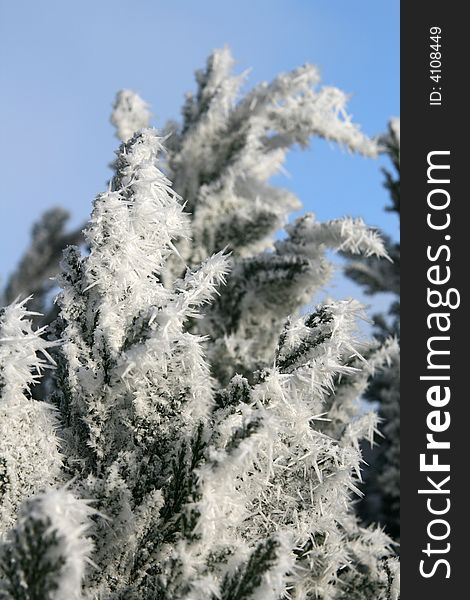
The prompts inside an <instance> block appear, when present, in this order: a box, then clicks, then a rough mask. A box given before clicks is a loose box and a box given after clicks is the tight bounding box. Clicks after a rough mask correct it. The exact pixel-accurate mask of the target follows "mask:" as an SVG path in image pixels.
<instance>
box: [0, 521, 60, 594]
mask: <svg viewBox="0 0 470 600" xmlns="http://www.w3.org/2000/svg"><path fill="white" fill-rule="evenodd" d="M50 525H51V523H50V522H45V521H42V520H37V519H34V518H29V519H28V520H27V521H26V522H25V523H24V524H23V525H22V526H21V531H20V532H19V531H18V529H15V530H13V532H12V541H11V543H10V544H8V545H5V546H4V547H3V549H2V554H1V555H0V574H2V575H3V577H2V580H0V598H1V600H52V599H53V598H54V592H55V590H56V589H57V587H58V585H57V581H58V576H59V574H60V571H61V569H62V567H63V566H64V564H65V559H64V558H63V557H62V556H61V555H60V554H58V553H54V552H52V551H51V550H52V548H54V546H57V545H58V540H57V534H56V532H55V531H48V530H49V527H50Z"/></svg>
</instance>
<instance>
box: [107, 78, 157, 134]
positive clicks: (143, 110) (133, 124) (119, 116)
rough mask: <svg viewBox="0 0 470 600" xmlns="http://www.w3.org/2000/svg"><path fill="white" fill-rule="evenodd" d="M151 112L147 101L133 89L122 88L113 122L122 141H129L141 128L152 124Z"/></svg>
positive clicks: (115, 105) (112, 117) (112, 115)
mask: <svg viewBox="0 0 470 600" xmlns="http://www.w3.org/2000/svg"><path fill="white" fill-rule="evenodd" d="M151 116H152V115H151V113H150V111H149V109H148V106H147V103H146V102H145V101H144V100H142V98H141V97H140V96H139V95H138V94H136V93H135V92H133V91H131V90H121V91H120V92H118V94H117V96H116V100H115V102H114V106H113V112H112V114H111V123H112V124H113V125H114V127H116V135H117V137H118V138H119V139H120V140H121V142H127V141H128V140H130V138H131V137H132V136H133V135H134V133H135V132H136V131H139V129H144V128H145V127H148V126H149V125H150V118H151Z"/></svg>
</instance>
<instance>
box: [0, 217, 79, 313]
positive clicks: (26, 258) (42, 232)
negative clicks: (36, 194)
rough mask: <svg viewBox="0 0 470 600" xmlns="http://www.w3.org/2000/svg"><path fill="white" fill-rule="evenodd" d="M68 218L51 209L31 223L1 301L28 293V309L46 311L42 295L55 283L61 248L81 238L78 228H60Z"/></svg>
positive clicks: (44, 299)
mask: <svg viewBox="0 0 470 600" xmlns="http://www.w3.org/2000/svg"><path fill="white" fill-rule="evenodd" d="M68 218H69V214H68V212H67V211H65V210H63V209H62V208H53V209H51V210H48V211H46V212H45V213H44V214H43V215H42V217H41V219H40V220H39V221H38V222H37V223H36V224H35V225H34V227H33V229H32V240H31V244H30V247H29V248H28V250H27V251H26V252H25V254H24V255H23V257H22V259H21V261H20V263H19V265H18V267H17V269H16V271H15V272H14V273H13V274H12V275H11V277H10V278H9V280H8V282H7V285H6V287H5V290H4V293H3V296H4V302H5V304H9V303H11V302H13V301H14V300H15V299H18V298H22V299H24V298H26V297H29V296H31V295H32V299H31V300H30V302H29V306H30V309H31V310H32V311H34V312H45V311H47V310H49V307H48V306H47V303H46V296H47V294H48V292H49V291H50V290H51V289H52V288H53V287H54V285H55V282H54V280H53V278H54V276H55V275H56V274H57V271H58V269H59V262H60V258H61V254H62V251H63V249H64V248H65V247H66V246H68V245H69V244H78V243H80V242H81V240H82V232H81V229H76V230H75V231H72V232H70V233H66V232H65V231H64V229H65V223H66V222H67V220H68ZM41 317H42V315H34V319H33V320H34V321H37V322H41V321H42V319H41ZM46 322H48V320H47V318H46Z"/></svg>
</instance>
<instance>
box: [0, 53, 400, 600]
mask: <svg viewBox="0 0 470 600" xmlns="http://www.w3.org/2000/svg"><path fill="white" fill-rule="evenodd" d="M230 63H231V59H230V56H229V54H228V52H227V51H222V52H216V53H215V54H214V55H213V56H212V57H211V58H210V60H209V62H208V66H207V69H206V71H204V72H201V73H199V74H198V76H197V79H198V82H199V91H198V94H197V95H196V97H195V98H192V99H191V98H188V100H187V103H186V105H185V112H184V115H185V117H184V118H185V121H184V124H183V125H182V127H181V128H178V130H177V131H174V132H173V134H172V135H171V136H169V137H165V141H166V143H167V144H168V145H169V150H168V152H167V154H166V155H165V154H164V153H163V147H162V141H163V140H162V138H160V137H159V136H158V135H157V133H156V132H155V131H154V130H152V129H148V128H144V129H141V130H140V131H137V132H135V133H134V135H132V136H131V135H130V130H132V128H133V127H134V126H135V124H138V126H141V125H147V123H148V112H147V107H146V105H145V104H144V103H143V102H139V101H137V100H135V99H133V98H132V95H131V93H130V92H126V93H125V94H121V96H119V97H118V100H117V104H116V108H115V113H114V117H113V118H114V120H115V121H116V124H117V126H118V130H119V131H120V132H121V135H122V137H123V138H125V139H124V141H123V143H122V145H121V147H120V149H119V151H118V153H117V159H116V161H115V163H114V176H113V178H112V180H111V182H110V185H109V189H108V191H107V192H105V193H102V194H100V195H99V196H98V197H97V198H96V200H95V203H94V207H93V212H92V216H91V220H90V223H89V225H88V226H87V228H86V231H85V243H86V247H87V251H86V252H83V250H81V249H80V248H79V247H77V246H71V247H69V248H68V249H67V250H66V252H65V253H64V257H63V260H62V264H61V271H60V274H59V277H58V283H59V285H60V287H61V290H62V291H61V293H60V294H59V297H58V299H57V304H58V307H59V315H58V318H57V320H56V321H55V322H54V324H53V326H52V328H51V331H52V337H53V338H55V342H51V341H49V342H47V344H53V343H55V346H54V350H53V359H54V361H55V363H56V368H55V369H54V376H53V380H52V381H50V382H49V386H48V396H47V400H48V401H50V402H51V403H52V404H53V406H55V409H56V412H57V415H58V417H57V421H58V423H57V426H58V427H59V428H60V431H59V434H58V437H60V440H61V452H60V456H61V457H62V464H61V466H60V474H59V475H58V476H57V480H56V482H55V489H54V488H53V489H50V487H49V486H50V485H51V484H54V481H50V480H49V479H47V478H44V481H43V482H42V485H41V489H45V491H43V492H41V489H34V490H31V496H29V494H25V495H24V496H23V497H22V498H21V499H20V500H23V502H22V504H21V505H20V506H19V508H18V506H16V507H15V509H14V517H16V521H14V524H13V526H8V531H7V533H6V535H5V537H4V539H3V540H2V546H1V549H0V573H1V575H0V578H1V579H0V580H1V582H2V583H1V586H2V587H0V598H2V600H11V599H16V598H20V597H22V596H21V592H20V591H18V590H20V589H21V590H26V591H27V593H28V594H29V596H27V598H31V600H32V599H33V598H34V599H38V598H47V599H50V600H63V599H65V598H82V597H83V598H86V599H90V600H91V599H93V600H97V599H99V600H105V599H106V600H124V598H125V599H126V600H133V599H135V600H137V599H139V600H141V599H143V600H151V599H152V600H170V599H171V600H183V599H184V600H216V599H223V600H257V599H258V600H261V599H263V600H279V599H280V598H282V597H291V598H293V599H295V600H307V599H309V598H322V599H324V600H330V599H331V600H333V599H335V600H339V599H340V598H348V599H350V598H353V599H357V600H366V599H370V598H374V599H377V600H381V599H384V600H385V599H387V600H388V599H390V600H396V599H397V598H398V595H399V591H398V564H397V562H396V559H395V557H394V551H393V549H392V542H391V540H390V538H389V537H388V536H387V535H386V534H385V533H384V532H383V531H382V530H381V529H380V528H378V527H376V526H369V527H363V526H362V525H361V524H360V523H359V521H358V519H357V517H356V515H355V511H354V508H353V495H355V494H360V490H359V487H358V486H359V484H360V478H361V464H362V457H361V449H360V441H361V439H363V438H367V439H369V440H372V438H373V437H374V433H376V431H377V426H378V423H377V417H376V415H375V413H374V412H372V413H370V414H367V415H363V414H361V412H360V410H359V406H358V402H357V399H358V396H359V395H361V394H363V393H364V392H365V390H366V388H367V385H368V381H369V379H370V377H371V376H372V375H374V374H375V373H376V372H377V371H378V370H380V369H381V368H383V366H384V365H386V364H387V363H388V362H389V361H390V357H391V356H393V355H394V353H395V352H396V348H395V346H394V344H393V343H391V342H386V343H384V344H382V345H380V344H378V343H377V342H374V343H371V344H368V343H365V342H360V341H359V340H358V339H357V335H356V333H355V332H356V323H357V319H358V318H360V317H361V307H360V306H359V305H358V304H357V303H356V302H355V301H353V300H349V301H342V302H333V301H331V302H328V303H325V304H323V305H320V306H317V307H314V308H313V309H312V310H310V311H309V312H307V313H306V314H300V312H299V309H300V308H301V307H302V306H303V305H304V304H305V303H306V302H308V301H309V300H310V297H311V294H312V293H313V292H314V291H315V290H316V289H318V288H319V287H320V286H321V285H323V283H324V282H325V281H326V280H327V279H328V276H329V274H330V272H331V267H330V265H329V263H328V261H327V259H326V256H325V250H326V248H334V249H337V250H339V251H344V252H349V253H357V254H364V255H366V256H367V255H375V256H377V257H380V256H385V255H386V251H385V249H384V246H383V244H382V242H381V240H380V238H379V237H378V235H377V234H376V232H374V231H371V230H369V229H368V228H367V227H366V226H365V225H364V223H362V221H359V220H352V219H341V220H335V221H330V222H328V223H318V222H317V221H316V220H315V219H314V217H313V215H305V216H304V217H301V218H300V219H298V220H297V221H295V222H294V223H292V224H291V225H289V226H288V227H287V235H286V237H285V238H284V239H282V240H278V241H273V235H274V233H275V231H276V230H277V229H278V228H279V227H280V226H281V225H282V224H283V223H285V222H286V219H287V213H288V211H289V210H291V209H292V208H293V207H294V206H297V201H296V199H294V198H293V197H292V195H291V194H289V192H286V191H284V190H278V189H276V188H273V187H271V186H270V185H269V183H268V178H269V176H270V174H272V173H274V172H275V170H276V169H278V168H279V167H280V166H281V164H282V161H283V160H284V156H285V152H286V150H287V148H288V147H289V146H290V145H292V144H293V143H306V142H307V140H308V139H309V137H310V136H311V135H313V134H317V135H321V136H323V137H328V138H331V139H334V140H336V141H338V142H341V143H344V144H347V145H348V146H349V147H350V148H351V149H353V150H357V151H362V152H364V153H374V152H375V149H376V144H375V143H374V142H372V141H370V140H368V139H367V138H366V137H365V136H363V135H362V134H360V133H359V131H358V130H357V128H356V127H355V126H353V125H352V124H351V123H350V121H349V118H348V117H347V116H346V115H345V113H344V96H343V95H341V94H340V93H339V92H338V91H337V90H331V89H326V91H324V90H320V91H315V90H313V89H312V86H314V85H316V83H317V75H316V71H315V70H314V69H313V68H310V67H305V68H304V69H300V70H298V71H296V72H294V73H290V74H287V75H283V76H280V77H279V78H278V79H276V80H275V82H273V83H272V84H270V85H269V86H266V85H265V86H259V87H258V88H255V90H254V91H253V92H252V93H250V94H248V95H247V96H246V97H245V98H243V99H242V100H240V101H239V102H238V103H234V97H235V96H234V94H235V93H236V90H237V89H238V88H237V85H239V83H240V80H239V78H234V77H231V76H229V74H228V69H229V67H230ZM122 103H125V110H124V109H123V110H121V108H122V106H121V105H122ZM133 113H137V114H133ZM122 119H128V123H127V125H126V123H123V122H121V121H122ZM171 127H172V128H173V129H174V127H175V126H174V125H172V126H170V128H171ZM167 131H169V129H168V130H167ZM123 132H125V133H123ZM166 135H168V133H167V134H166ZM198 149H199V150H198ZM191 165H193V167H191ZM163 170H165V172H166V174H164V172H163ZM168 175H170V176H171V178H173V179H174V182H175V183H174V188H173V186H172V185H171V183H170V180H169V179H168V178H167V176H168ZM237 232H238V233H237ZM242 234H243V235H242ZM7 310H9V309H7ZM34 339H38V337H37V336H36V337H35V338H34ZM2 341H3V340H2ZM2 348H3V347H2ZM46 352H47V351H46ZM5 364H6V365H7V370H8V365H9V364H10V359H9V358H8V356H7V357H6V360H5ZM35 365H36V362H34V360H29V362H27V363H26V364H25V365H23V370H24V371H25V375H24V378H26V379H24V380H25V381H26V382H28V381H29V379H28V377H29V378H30V377H31V375H28V373H29V370H30V369H31V368H33V367H34V366H35ZM26 367H27V368H26ZM22 381H23V380H22ZM21 389H24V385H23V387H22V388H21ZM9 418H10V419H12V420H15V418H17V416H16V413H15V412H14V411H9ZM16 441H17V444H18V445H20V446H21V443H22V440H20V439H19V438H18V437H17V438H16ZM65 482H68V483H67V487H66V488H64V487H63V485H64V483H65ZM61 486H62V487H61ZM33 494H36V495H33ZM85 500H86V501H87V502H85ZM89 500H91V501H92V506H93V510H92V509H91V508H90V507H89V505H88V501H89ZM85 534H86V535H85ZM90 560H91V561H93V565H94V566H90V568H85V567H86V563H87V562H89V561H90ZM24 593H26V592H24ZM41 594H42V595H41ZM67 594H69V595H68V596H67Z"/></svg>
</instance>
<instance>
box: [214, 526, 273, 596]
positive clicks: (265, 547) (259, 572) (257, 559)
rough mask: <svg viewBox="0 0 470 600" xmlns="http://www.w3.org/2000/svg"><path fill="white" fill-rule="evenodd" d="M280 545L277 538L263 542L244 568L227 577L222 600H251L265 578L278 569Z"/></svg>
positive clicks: (222, 590) (223, 584)
mask: <svg viewBox="0 0 470 600" xmlns="http://www.w3.org/2000/svg"><path fill="white" fill-rule="evenodd" d="M279 547H280V543H279V541H278V540H277V539H275V538H269V539H267V540H266V541H264V542H261V543H260V544H259V545H258V546H257V548H256V549H255V550H254V551H253V553H252V555H251V557H250V559H249V560H248V562H247V563H246V565H244V566H243V567H240V568H239V569H237V571H236V572H235V573H234V574H232V575H228V576H226V577H225V579H224V581H223V583H222V588H221V593H220V600H249V598H250V597H251V595H252V594H253V593H254V592H255V591H256V590H257V588H259V587H260V585H261V584H262V580H263V576H264V575H265V574H266V573H267V572H268V571H269V570H270V569H272V568H274V567H276V566H277V565H276V559H277V551H278V549H279Z"/></svg>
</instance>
